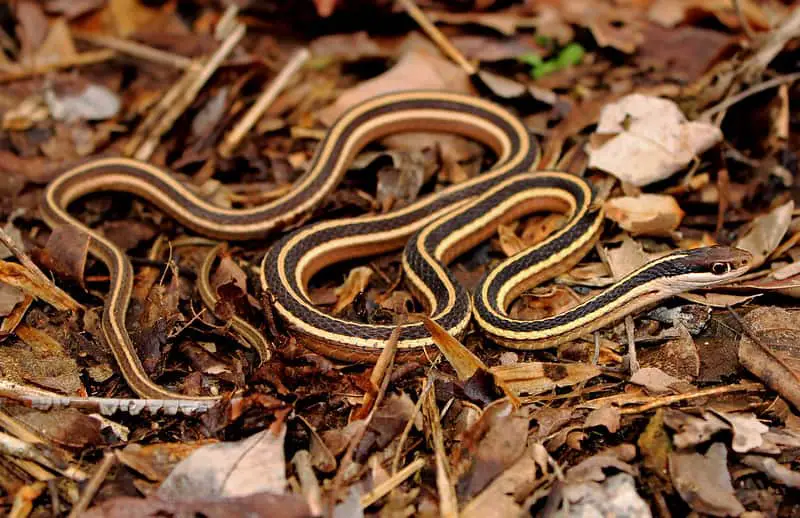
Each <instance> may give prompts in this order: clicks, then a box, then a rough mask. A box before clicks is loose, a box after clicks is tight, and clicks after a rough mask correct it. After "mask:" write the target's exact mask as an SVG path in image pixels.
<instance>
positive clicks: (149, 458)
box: [114, 440, 217, 482]
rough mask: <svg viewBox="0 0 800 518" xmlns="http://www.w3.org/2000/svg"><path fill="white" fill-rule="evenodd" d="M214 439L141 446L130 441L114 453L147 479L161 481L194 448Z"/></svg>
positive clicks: (209, 442) (211, 442)
mask: <svg viewBox="0 0 800 518" xmlns="http://www.w3.org/2000/svg"><path fill="white" fill-rule="evenodd" d="M216 442H217V441H216V440H207V441H197V442H177V443H169V442H167V443H158V444H148V445H145V446H142V445H141V444H134V443H130V444H128V445H127V446H125V448H123V449H121V450H116V451H115V452H114V454H115V455H116V456H117V459H118V460H119V461H120V462H122V463H123V464H125V465H126V466H128V467H129V468H131V469H132V470H134V471H136V472H138V473H140V474H142V475H144V476H145V477H147V479H148V480H151V481H153V482H161V481H163V480H164V479H166V478H167V476H169V474H170V472H171V471H172V470H173V469H175V466H176V465H177V464H178V463H179V462H181V461H182V460H183V459H185V458H186V457H188V456H189V455H191V454H192V453H193V452H194V451H195V450H197V449H198V448H200V447H202V446H206V445H207V444H214V443H216Z"/></svg>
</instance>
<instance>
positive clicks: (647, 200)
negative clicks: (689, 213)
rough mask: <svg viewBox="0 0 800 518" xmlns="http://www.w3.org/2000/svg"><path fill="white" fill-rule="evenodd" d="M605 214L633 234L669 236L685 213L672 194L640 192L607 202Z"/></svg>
mask: <svg viewBox="0 0 800 518" xmlns="http://www.w3.org/2000/svg"><path fill="white" fill-rule="evenodd" d="M605 214H606V217H607V218H608V219H610V220H612V221H615V222H616V223H617V224H619V226H620V227H622V228H623V229H625V230H627V231H628V232H630V233H631V234H633V235H645V236H669V235H670V233H672V232H673V231H674V230H675V229H677V228H678V225H680V223H681V220H682V219H683V215H684V212H683V210H681V208H680V206H679V205H678V202H677V201H675V198H673V197H672V196H669V195H667V194H640V195H639V196H621V197H619V198H612V199H610V200H608V201H606V203H605Z"/></svg>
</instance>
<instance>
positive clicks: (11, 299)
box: [0, 282, 25, 317]
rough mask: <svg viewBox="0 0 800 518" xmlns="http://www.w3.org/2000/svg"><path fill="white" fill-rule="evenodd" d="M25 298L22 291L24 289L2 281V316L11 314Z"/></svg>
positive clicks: (0, 304)
mask: <svg viewBox="0 0 800 518" xmlns="http://www.w3.org/2000/svg"><path fill="white" fill-rule="evenodd" d="M23 300H25V294H24V293H22V290H20V289H19V288H15V287H14V286H11V285H10V284H6V283H4V282H0V317H5V316H7V315H8V314H10V313H11V312H12V311H14V308H15V307H16V305H17V304H19V303H20V302H22V301H23Z"/></svg>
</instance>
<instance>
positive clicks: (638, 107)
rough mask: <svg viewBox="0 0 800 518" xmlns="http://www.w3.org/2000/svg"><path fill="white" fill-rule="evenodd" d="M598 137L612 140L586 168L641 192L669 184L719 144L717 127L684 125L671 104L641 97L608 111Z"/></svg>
mask: <svg viewBox="0 0 800 518" xmlns="http://www.w3.org/2000/svg"><path fill="white" fill-rule="evenodd" d="M596 135H597V136H610V137H611V138H610V139H609V140H606V139H603V140H604V142H603V143H601V144H599V145H597V146H594V147H591V148H590V149H589V152H590V157H589V167H596V168H598V169H602V170H603V171H606V172H608V173H611V174H613V175H614V176H616V177H617V178H619V179H620V180H622V181H624V182H628V183H630V184H632V185H635V186H639V187H641V186H644V185H648V184H651V183H653V182H657V181H659V180H663V179H665V178H668V177H669V176H671V175H672V174H673V173H675V172H676V171H678V170H680V169H682V168H683V167H685V166H686V165H687V164H688V163H689V161H690V160H692V158H694V157H695V156H697V155H699V154H700V153H703V152H704V151H706V150H708V149H709V148H711V147H712V146H714V145H715V144H716V143H717V142H719V141H720V140H722V132H721V131H720V129H719V128H717V127H716V126H714V125H712V124H707V123H703V122H690V121H687V120H686V117H685V116H684V115H683V113H681V111H680V110H679V109H678V106H677V105H676V104H675V103H674V102H672V101H669V100H667V99H661V98H658V97H652V96H647V95H642V94H631V95H628V96H626V97H623V98H622V99H620V100H619V101H617V102H615V103H611V104H608V105H606V106H605V107H604V108H603V111H602V113H601V115H600V120H599V122H598V126H597V131H596Z"/></svg>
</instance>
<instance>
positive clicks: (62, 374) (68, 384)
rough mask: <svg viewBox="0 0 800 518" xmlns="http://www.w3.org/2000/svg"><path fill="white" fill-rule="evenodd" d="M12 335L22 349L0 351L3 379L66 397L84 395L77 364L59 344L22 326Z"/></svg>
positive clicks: (43, 334)
mask: <svg viewBox="0 0 800 518" xmlns="http://www.w3.org/2000/svg"><path fill="white" fill-rule="evenodd" d="M14 333H15V334H16V335H17V336H18V337H19V339H20V340H22V341H23V342H24V343H25V346H24V347H22V346H18V345H12V346H4V347H2V348H0V365H2V368H1V369H0V370H2V372H3V375H4V376H6V377H8V378H10V379H12V380H18V381H20V382H21V383H34V384H36V385H38V386H40V387H43V388H47V389H50V390H54V391H57V392H59V393H61V394H66V395H69V396H84V395H85V394H86V389H85V388H84V387H83V382H82V381H81V378H80V373H79V372H78V364H77V363H76V362H75V360H74V359H73V358H72V357H71V356H70V354H69V353H68V352H67V351H66V350H65V348H64V347H63V346H62V345H61V344H60V343H59V342H58V341H56V340H55V339H54V338H53V337H51V336H50V335H49V334H48V333H46V332H45V331H43V330H41V329H36V328H33V327H31V326H28V325H25V324H20V325H18V326H17V328H16V330H15V331H14Z"/></svg>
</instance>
